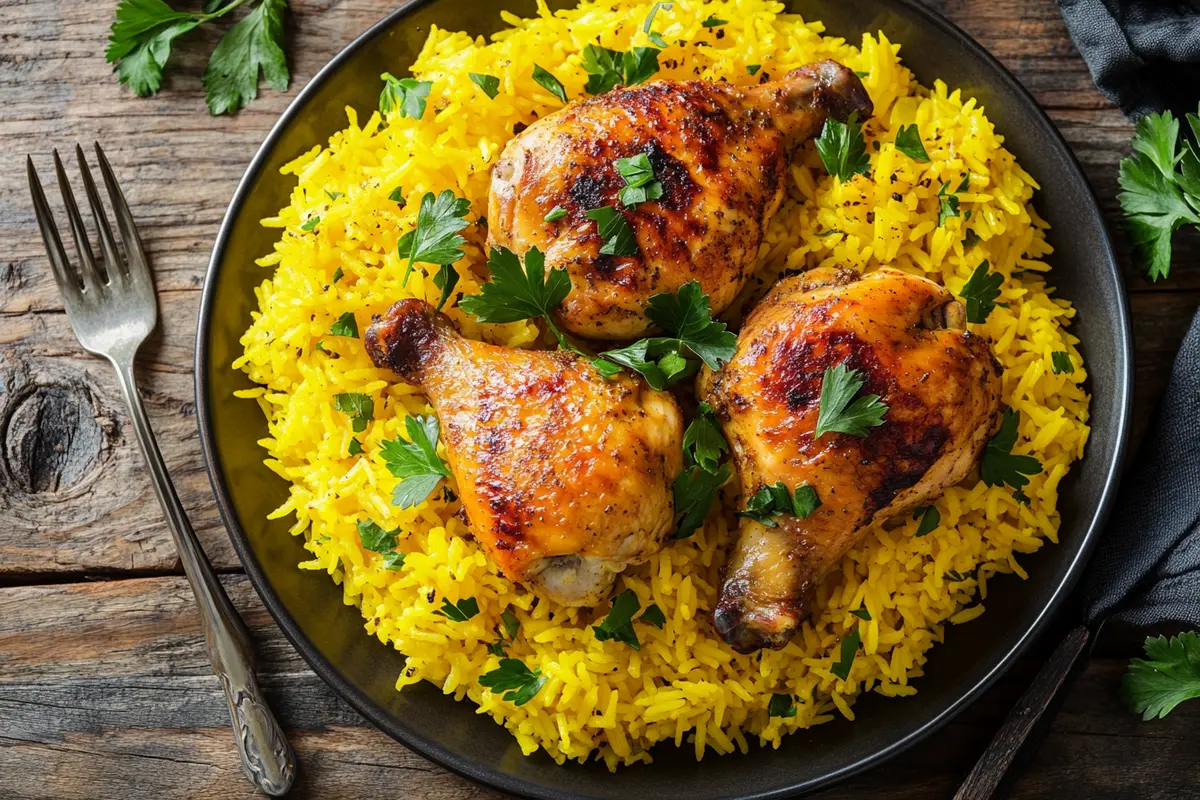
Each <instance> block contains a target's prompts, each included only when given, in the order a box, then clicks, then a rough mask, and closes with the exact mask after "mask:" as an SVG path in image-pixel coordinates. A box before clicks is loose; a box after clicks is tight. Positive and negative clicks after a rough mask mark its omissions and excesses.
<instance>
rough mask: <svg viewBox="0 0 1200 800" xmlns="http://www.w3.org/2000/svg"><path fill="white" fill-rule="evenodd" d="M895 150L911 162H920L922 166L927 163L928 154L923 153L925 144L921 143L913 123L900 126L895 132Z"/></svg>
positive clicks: (919, 133)
mask: <svg viewBox="0 0 1200 800" xmlns="http://www.w3.org/2000/svg"><path fill="white" fill-rule="evenodd" d="M896 149H897V150H899V151H900V152H901V153H904V155H906V156H908V157H909V158H911V159H912V160H913V161H920V162H921V163H922V164H928V163H929V153H927V152H926V151H925V144H924V142H922V141H921V131H920V130H919V129H918V128H917V124H916V123H915V122H914V123H913V124H912V125H901V126H900V130H898V131H897V132H896Z"/></svg>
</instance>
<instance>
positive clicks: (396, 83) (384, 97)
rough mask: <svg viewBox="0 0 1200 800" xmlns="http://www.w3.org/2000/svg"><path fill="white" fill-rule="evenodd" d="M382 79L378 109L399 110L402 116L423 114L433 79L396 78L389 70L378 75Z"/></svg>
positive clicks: (384, 110)
mask: <svg viewBox="0 0 1200 800" xmlns="http://www.w3.org/2000/svg"><path fill="white" fill-rule="evenodd" d="M379 77H380V78H381V79H383V91H382V92H380V93H379V110H380V111H382V112H383V113H384V114H390V113H391V112H393V111H397V112H399V114H400V116H402V117H411V118H412V119H420V118H421V117H423V116H425V105H426V103H427V101H428V98H429V90H430V89H432V88H433V81H419V80H417V79H416V78H397V77H396V76H395V75H393V74H391V73H390V72H385V73H383V74H382V75H380V76H379Z"/></svg>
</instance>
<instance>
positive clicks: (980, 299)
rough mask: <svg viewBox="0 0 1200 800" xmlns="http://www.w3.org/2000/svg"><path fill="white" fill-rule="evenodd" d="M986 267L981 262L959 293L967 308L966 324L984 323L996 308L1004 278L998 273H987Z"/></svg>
mask: <svg viewBox="0 0 1200 800" xmlns="http://www.w3.org/2000/svg"><path fill="white" fill-rule="evenodd" d="M988 266H989V264H988V262H987V261H986V260H985V261H981V262H980V263H979V266H978V267H976V268H975V271H974V272H972V273H971V277H970V278H968V279H967V282H966V283H964V284H963V288H962V291H961V292H960V293H959V296H960V297H962V299H963V301H964V303H965V304H966V307H967V322H986V321H987V318H988V314H991V313H992V309H993V308H995V307H996V298H998V297H999V296H1000V287H1001V286H1003V285H1004V276H1003V275H1001V274H1000V273H999V272H988Z"/></svg>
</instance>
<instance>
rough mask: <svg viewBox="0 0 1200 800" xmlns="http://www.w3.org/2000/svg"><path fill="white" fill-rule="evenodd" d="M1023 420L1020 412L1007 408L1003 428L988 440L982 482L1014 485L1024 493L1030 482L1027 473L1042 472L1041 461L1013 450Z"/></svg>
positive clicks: (1002, 423) (991, 484)
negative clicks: (1018, 427)
mask: <svg viewBox="0 0 1200 800" xmlns="http://www.w3.org/2000/svg"><path fill="white" fill-rule="evenodd" d="M1020 420H1021V414H1020V412H1018V411H1014V410H1013V409H1011V408H1009V409H1005V411H1004V418H1003V419H1002V420H1001V422H1000V430H998V431H997V432H996V435H995V436H993V437H992V438H991V439H990V440H988V443H987V447H985V448H984V449H983V464H982V468H981V472H982V477H983V482H984V483H986V484H987V485H988V486H1011V487H1012V488H1013V489H1016V490H1017V491H1018V492H1019V493H1020V494H1021V495H1022V496H1024V491H1023V490H1024V488H1025V487H1026V486H1027V485H1028V484H1029V478H1028V477H1027V476H1029V475H1037V474H1038V473H1039V472H1041V471H1042V464H1041V462H1040V461H1038V460H1037V459H1036V458H1034V457H1033V456H1020V455H1014V454H1013V452H1012V449H1013V445H1015V444H1016V443H1017V425H1018V423H1019V422H1020Z"/></svg>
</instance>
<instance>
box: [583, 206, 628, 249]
mask: <svg viewBox="0 0 1200 800" xmlns="http://www.w3.org/2000/svg"><path fill="white" fill-rule="evenodd" d="M584 216H585V217H587V218H588V219H592V220H595V221H596V231H597V232H598V233H599V234H600V238H601V239H603V240H604V244H602V245H600V254H601V255H605V256H620V257H622V258H630V257H632V256H636V255H637V254H638V253H640V252H641V249H640V248H639V247H638V243H637V237H636V236H634V233H633V228H632V227H630V225H629V221H628V220H627V219H625V215H624V214H622V213H621V212H620V211H618V210H617V209H615V208H613V207H612V206H600V207H599V208H593V209H592V210H591V211H587V212H585V213H584Z"/></svg>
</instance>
